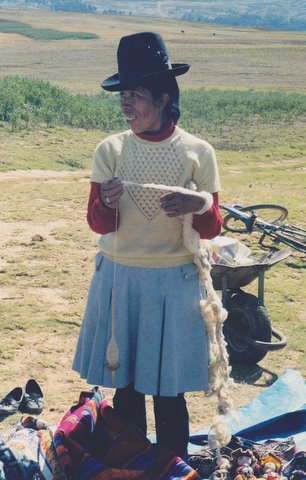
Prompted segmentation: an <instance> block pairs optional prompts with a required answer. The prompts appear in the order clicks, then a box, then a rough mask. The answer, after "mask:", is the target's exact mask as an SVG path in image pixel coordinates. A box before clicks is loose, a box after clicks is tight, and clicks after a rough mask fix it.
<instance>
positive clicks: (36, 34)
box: [0, 18, 98, 41]
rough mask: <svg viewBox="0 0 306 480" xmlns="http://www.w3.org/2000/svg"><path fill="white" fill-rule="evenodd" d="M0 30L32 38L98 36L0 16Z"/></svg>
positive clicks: (89, 37) (76, 38) (50, 38)
mask: <svg viewBox="0 0 306 480" xmlns="http://www.w3.org/2000/svg"><path fill="white" fill-rule="evenodd" d="M0 32H2V33H15V34H18V35H23V36H25V37H30V38H32V39H33V40H46V41H47V40H67V39H70V40H92V39H95V38H98V35H95V34H93V33H88V32H62V31H60V30H54V29H52V28H33V27H32V26H31V25H29V24H27V23H23V22H15V21H11V20H4V19H1V18H0Z"/></svg>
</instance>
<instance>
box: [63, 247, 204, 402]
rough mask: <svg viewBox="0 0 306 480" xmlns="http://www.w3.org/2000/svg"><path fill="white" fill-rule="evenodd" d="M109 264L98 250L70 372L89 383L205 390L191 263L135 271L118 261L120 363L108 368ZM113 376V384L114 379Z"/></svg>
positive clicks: (160, 391)
mask: <svg viewBox="0 0 306 480" xmlns="http://www.w3.org/2000/svg"><path fill="white" fill-rule="evenodd" d="M113 279H114V263H113V262H112V261H110V260H108V259H107V258H105V257H104V256H103V254H102V253H98V254H97V256H96V269H95V272H94V275H93V279H92V282H91V285H90V289H89V294H88V300H87V306H86V311H85V315H84V319H83V323H82V326H81V330H80V335H79V339H78V343H77V348H76V353H75V358H74V361H73V367H72V368H73V369H74V370H76V371H77V372H79V373H80V376H81V377H82V378H84V379H86V381H87V382H88V383H90V384H92V385H102V386H104V387H116V388H121V387H125V386H127V385H128V384H129V383H131V382H134V385H135V387H134V388H135V390H137V391H138V392H141V393H144V394H148V395H161V396H176V395H177V394H178V393H183V392H190V391H197V390H207V388H208V361H209V358H208V347H207V334H206V328H205V322H204V320H203V317H202V316H201V313H200V307H199V303H200V298H201V297H202V295H203V292H202V291H201V287H200V283H199V276H198V273H197V270H196V267H195V265H194V264H187V265H183V266H179V267H171V268H137V267H130V266H125V265H121V264H116V277H115V338H116V342H117V344H118V347H119V362H120V367H119V368H118V369H117V370H116V371H115V374H114V379H112V373H111V372H110V371H109V370H108V368H107V365H106V364H107V359H106V350H107V347H108V344H109V341H110V338H111V330H112V308H111V297H112V288H113V283H114V280H113ZM113 380H114V382H113Z"/></svg>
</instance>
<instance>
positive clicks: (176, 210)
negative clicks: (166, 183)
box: [160, 188, 205, 217]
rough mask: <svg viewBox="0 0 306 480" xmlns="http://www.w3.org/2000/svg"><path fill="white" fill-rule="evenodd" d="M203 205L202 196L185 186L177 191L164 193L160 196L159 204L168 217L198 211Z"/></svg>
mask: <svg viewBox="0 0 306 480" xmlns="http://www.w3.org/2000/svg"><path fill="white" fill-rule="evenodd" d="M204 205H205V200H204V198H203V196H201V194H200V193H198V192H193V191H191V190H188V189H187V188H182V189H180V191H179V192H170V193H166V195H163V196H162V197H160V206H161V208H162V209H163V210H164V212H165V213H166V215H167V216H168V217H178V216H179V215H184V214H186V213H194V212H198V211H199V210H201V209H202V208H203V207H204Z"/></svg>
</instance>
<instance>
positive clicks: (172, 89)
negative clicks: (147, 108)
mask: <svg viewBox="0 0 306 480" xmlns="http://www.w3.org/2000/svg"><path fill="white" fill-rule="evenodd" d="M140 86H142V87H143V88H146V89H147V90H149V91H150V92H151V94H152V97H153V98H154V100H158V99H159V98H160V97H161V95H162V94H163V93H168V95H169V97H170V98H169V102H168V103H167V105H166V107H165V114H166V116H167V120H170V119H172V120H173V121H174V123H177V122H178V120H179V118H180V115H181V112H180V107H179V101H180V91H179V87H178V84H177V81H176V78H175V77H174V76H172V75H171V76H169V75H168V76H167V77H165V76H161V77H158V78H155V79H148V80H143V81H142V82H141V85H140Z"/></svg>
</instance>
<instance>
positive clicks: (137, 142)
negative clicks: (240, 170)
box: [91, 127, 220, 268]
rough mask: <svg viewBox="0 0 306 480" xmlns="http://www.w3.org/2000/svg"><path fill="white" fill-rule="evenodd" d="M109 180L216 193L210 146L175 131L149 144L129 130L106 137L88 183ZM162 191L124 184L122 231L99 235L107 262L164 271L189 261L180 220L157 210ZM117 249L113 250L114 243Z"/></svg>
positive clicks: (218, 183)
mask: <svg viewBox="0 0 306 480" xmlns="http://www.w3.org/2000/svg"><path fill="white" fill-rule="evenodd" d="M112 177H119V178H121V179H122V180H125V181H127V182H136V183H139V184H142V183H155V184H163V185H169V186H180V187H186V186H189V184H190V182H191V181H192V182H194V183H195V185H196V187H197V190H198V191H199V192H209V193H214V192H218V191H219V190H220V182H219V175H218V169H217V162H216V157H215V152H214V149H213V147H212V146H211V145H210V144H209V143H208V142H205V141H204V140H201V139H199V138H197V137H195V136H193V135H190V134H188V133H187V132H185V131H184V130H182V129H181V128H179V127H176V128H175V130H174V133H173V134H172V135H171V136H170V137H169V138H166V139H165V140H163V141H161V142H150V141H148V140H144V139H141V138H139V137H138V136H137V135H135V134H134V133H133V132H132V131H131V130H128V131H126V132H123V133H119V134H115V135H111V136H110V137H108V138H106V139H104V140H103V141H102V142H101V143H100V144H99V145H98V147H97V148H96V150H95V153H94V162H93V170H92V175H91V181H92V182H96V183H101V182H103V181H105V180H109V179H110V178H112ZM164 193H165V192H162V191H160V190H156V189H152V188H151V189H150V188H142V187H141V186H138V185H129V186H126V188H125V190H124V193H123V195H122V197H121V200H120V207H119V214H120V228H119V229H118V231H117V234H116V235H117V240H118V241H117V243H116V242H114V233H108V234H106V235H103V236H101V238H100V240H99V247H100V249H101V251H102V252H103V253H104V254H105V256H107V257H108V258H109V259H111V260H113V259H114V257H115V255H116V259H117V262H118V263H120V264H123V265H130V266H134V267H147V268H150V267H152V268H163V267H165V268H167V267H175V266H179V265H183V264H186V263H189V262H192V261H193V256H192V255H190V252H189V251H188V250H187V249H186V247H184V245H183V235H182V222H181V219H180V218H179V217H175V218H169V217H168V216H167V215H166V214H165V213H164V212H163V211H162V210H161V208H160V202H159V199H160V197H161V195H162V194H164ZM115 243H116V245H117V249H116V252H115V247H114V245H115Z"/></svg>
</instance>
